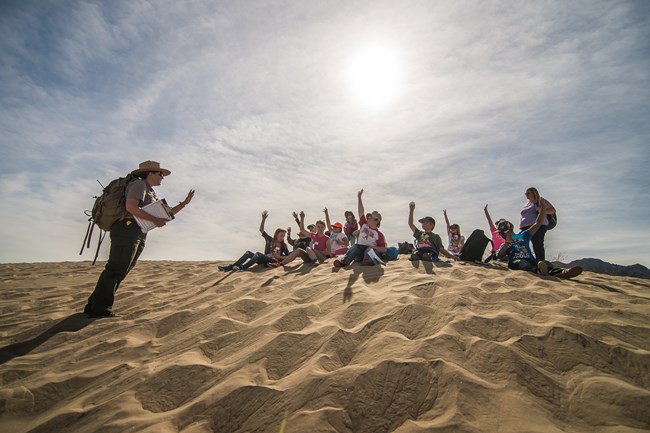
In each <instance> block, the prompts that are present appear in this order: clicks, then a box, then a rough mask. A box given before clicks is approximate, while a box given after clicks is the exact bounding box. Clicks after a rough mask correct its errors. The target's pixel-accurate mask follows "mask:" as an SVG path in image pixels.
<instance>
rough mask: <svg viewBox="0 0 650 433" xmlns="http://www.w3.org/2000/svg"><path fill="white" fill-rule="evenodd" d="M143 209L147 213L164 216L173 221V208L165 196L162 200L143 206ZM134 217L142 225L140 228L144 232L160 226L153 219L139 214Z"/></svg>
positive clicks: (165, 218)
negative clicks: (150, 219) (147, 218)
mask: <svg viewBox="0 0 650 433" xmlns="http://www.w3.org/2000/svg"><path fill="white" fill-rule="evenodd" d="M141 209H142V210H143V211H145V212H146V213H148V214H149V215H151V216H155V217H156V218H162V219H164V220H167V221H171V220H173V219H174V215H172V212H171V208H170V207H169V206H168V205H167V201H166V200H165V199H164V198H163V199H162V200H158V201H154V202H152V203H149V204H148V205H146V206H144V207H142V208H141ZM134 218H135V221H136V222H137V223H138V225H139V226H140V230H142V233H147V232H149V231H150V230H153V229H155V228H156V227H158V226H157V225H156V224H154V223H153V221H149V220H145V219H142V218H138V217H137V216H134Z"/></svg>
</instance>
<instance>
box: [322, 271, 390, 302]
mask: <svg viewBox="0 0 650 433" xmlns="http://www.w3.org/2000/svg"><path fill="white" fill-rule="evenodd" d="M348 269H351V270H352V273H351V274H350V277H349V278H348V284H347V285H346V286H345V289H344V290H343V303H344V304H345V303H346V302H350V301H351V300H352V286H353V285H354V283H355V282H357V280H358V279H359V277H363V281H365V282H366V283H374V282H377V281H379V279H380V278H381V276H382V275H384V268H383V267H382V266H380V265H374V266H362V265H360V264H358V263H355V264H353V265H352V266H350V267H349V268H348ZM340 270H341V268H332V272H339V271H340Z"/></svg>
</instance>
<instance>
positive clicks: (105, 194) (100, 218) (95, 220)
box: [79, 173, 137, 265]
mask: <svg viewBox="0 0 650 433" xmlns="http://www.w3.org/2000/svg"><path fill="white" fill-rule="evenodd" d="M135 179H137V178H136V177H135V176H134V175H132V174H131V173H129V174H127V175H126V176H125V177H120V178H117V179H115V180H113V181H111V183H109V184H108V186H106V187H104V185H102V184H101V183H100V185H101V186H102V187H103V188H104V189H103V190H102V193H101V195H99V196H95V197H94V198H95V204H93V208H92V210H90V211H84V213H85V214H86V216H87V217H88V228H87V229H86V237H85V239H84V242H83V244H82V245H81V251H79V255H81V254H82V253H83V250H84V247H85V248H90V239H91V238H92V234H93V229H94V227H95V226H97V227H99V229H100V233H99V242H98V243H97V251H96V252H95V259H94V260H93V265H94V264H95V262H96V261H97V256H98V255H99V248H100V247H101V245H102V242H103V240H104V238H105V237H106V232H108V231H110V229H111V226H112V225H113V223H115V222H116V221H121V220H123V219H124V218H125V217H126V215H127V212H126V194H125V190H126V186H127V185H128V184H129V183H130V182H131V181H133V180H135ZM98 182H99V181H98Z"/></svg>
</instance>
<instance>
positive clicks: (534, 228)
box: [528, 200, 548, 236]
mask: <svg viewBox="0 0 650 433" xmlns="http://www.w3.org/2000/svg"><path fill="white" fill-rule="evenodd" d="M538 211H539V213H538V214H537V219H536V220H535V224H533V225H532V227H531V228H529V229H528V230H529V231H530V235H531V236H534V235H535V233H537V230H539V228H540V227H541V226H542V225H543V224H544V219H545V218H546V214H547V213H548V209H547V208H546V201H545V200H541V206H540V207H539V208H538Z"/></svg>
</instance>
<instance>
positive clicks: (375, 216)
mask: <svg viewBox="0 0 650 433" xmlns="http://www.w3.org/2000/svg"><path fill="white" fill-rule="evenodd" d="M362 194H363V190H361V191H359V193H358V194H357V205H358V208H359V209H358V210H359V215H361V217H360V218H359V224H360V225H361V228H360V229H359V236H358V238H357V243H356V244H354V245H353V246H352V247H351V248H350V249H349V250H348V252H347V253H346V254H345V257H343V259H342V260H336V261H334V266H335V267H337V268H340V267H343V266H348V265H349V264H350V263H352V262H353V261H354V260H358V259H363V260H362V262H361V264H362V265H373V264H376V263H375V261H373V259H372V257H373V255H374V256H377V255H380V254H383V253H385V252H386V249H387V248H386V239H385V238H384V235H383V233H381V232H380V231H379V225H380V223H381V214H380V213H379V212H377V211H373V212H372V213H371V214H370V218H366V216H365V211H364V209H363V201H362V200H361V196H362ZM371 251H374V252H375V253H376V254H373V255H371Z"/></svg>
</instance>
